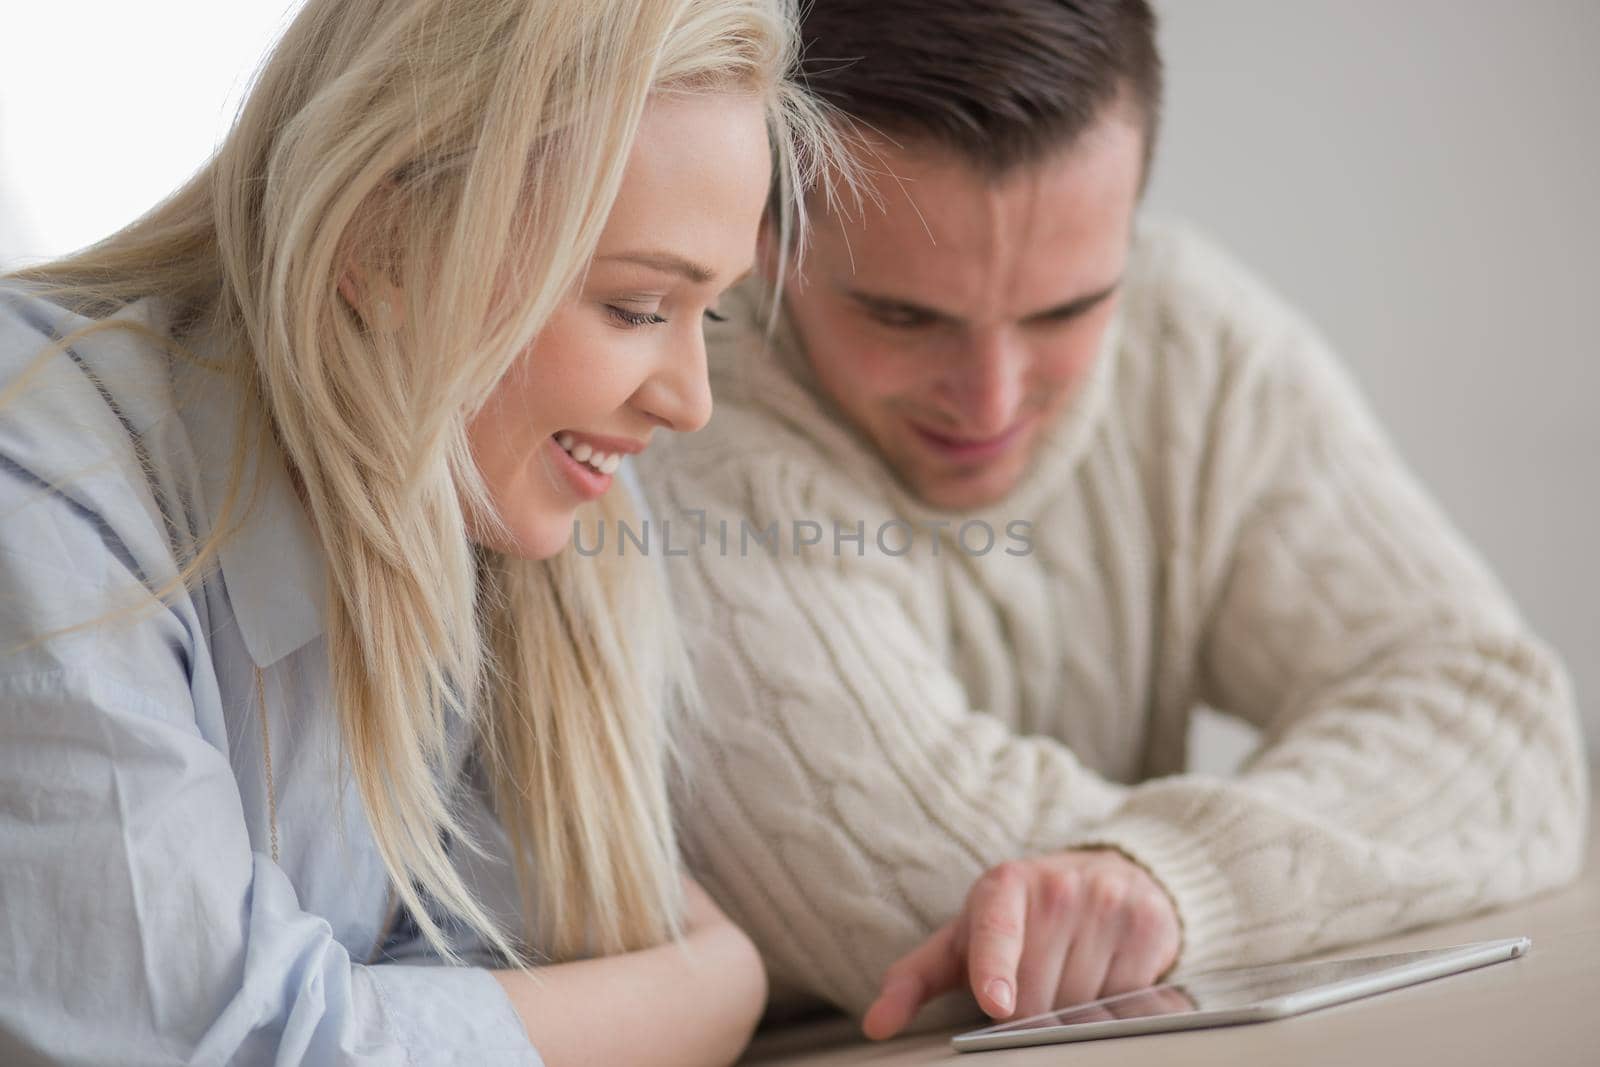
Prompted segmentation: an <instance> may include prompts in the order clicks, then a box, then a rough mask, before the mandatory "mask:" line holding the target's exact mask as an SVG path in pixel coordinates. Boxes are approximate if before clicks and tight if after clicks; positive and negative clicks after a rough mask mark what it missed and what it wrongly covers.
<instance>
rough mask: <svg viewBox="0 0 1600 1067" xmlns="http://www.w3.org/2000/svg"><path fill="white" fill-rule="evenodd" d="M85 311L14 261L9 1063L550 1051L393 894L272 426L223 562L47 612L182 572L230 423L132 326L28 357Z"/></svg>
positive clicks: (9, 326) (5, 522)
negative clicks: (173, 588)
mask: <svg viewBox="0 0 1600 1067" xmlns="http://www.w3.org/2000/svg"><path fill="white" fill-rule="evenodd" d="M124 315H126V316H128V317H134V318H140V319H141V321H147V322H150V323H151V325H153V326H154V328H156V329H157V330H160V329H162V328H163V324H162V323H161V322H160V321H159V320H158V313H157V312H156V311H155V310H153V309H152V308H151V307H150V306H148V305H142V306H138V307H136V308H134V309H130V310H129V311H128V312H125V313H124ZM80 325H83V320H81V319H77V318H75V317H74V316H71V315H69V314H67V313H66V312H64V311H62V310H61V309H60V308H58V307H55V306H54V305H51V304H48V303H45V302H43V301H41V300H39V299H37V298H36V297H32V296H28V295H25V294H23V293H21V292H19V291H17V290H15V289H0V1063H3V1064H7V1065H13V1067H15V1065H21V1064H31V1063H39V1062H51V1063H97V1064H98V1063H140V1064H145V1063H195V1064H224V1063H229V1064H231V1063H239V1064H258V1063H274V1064H291V1063H307V1064H379V1063H381V1064H412V1065H418V1067H420V1065H431V1064H446V1063H451V1064H453V1063H471V1064H523V1065H526V1064H537V1063H538V1062H539V1058H538V1056H537V1055H536V1054H535V1052H534V1050H533V1048H532V1047H531V1046H530V1044H529V1042H528V1039H527V1036H526V1034H525V1032H524V1030H523V1027H522V1024H521V1022H520V1020H519V1019H518V1017H517V1016H516V1014H515V1013H514V1011H513V1010H512V1008H511V1005H510V1003H509V1001H508V1000H507V998H506V996H505V993H504V991H503V990H502V989H501V987H500V985H499V983H498V982H496V981H495V980H494V978H493V977H492V976H491V975H490V974H489V973H488V971H487V970H484V969H482V968H479V967H449V966H438V965H430V960H431V961H432V963H433V964H437V962H438V961H437V960H436V959H434V958H432V957H431V955H430V953H429V952H428V951H427V950H426V948H425V946H423V945H421V944H419V943H418V941H417V939H416V937H415V932H414V927H412V926H411V924H410V923H409V922H408V921H407V919H406V917H405V916H395V915H394V914H393V909H392V907H391V903H390V896H389V888H388V878H387V874H386V872H385V870H384V867H383V864H382V862H381V861H380V859H379V856H378V851H377V848H376V845H375V844H374V842H373V839H372V834H371V831H370V828H369V826H368V823H367V820H366V816H365V813H364V809H363V806H362V804H361V802H360V798H359V796H358V795H357V793H356V790H355V787H354V785H353V784H352V783H351V782H350V778H349V775H348V773H347V771H346V769H345V767H344V766H343V765H342V764H341V762H340V755H339V744H338V731H337V725H336V720H335V716H334V712H333V708H332V701H331V697H330V681H329V673H328V660H327V643H326V639H325V637H324V635H323V630H322V617H323V616H322V602H321V597H322V574H321V563H320V555H319V552H320V550H319V548H318V546H317V544H316V542H315V541H314V539H313V537H312V533H311V529H310V527H309V524H308V522H307V519H306V516H305V513H304V510H303V509H302V507H301V506H300V503H299V500H298V498H297V497H296V496H295V494H294V491H293V489H292V486H291V484H290V482H289V478H288V474H287V471H286V468H285V467H284V464H283V460H282V457H281V455H280V454H279V453H278V452H277V451H276V450H275V449H274V450H272V451H271V452H270V454H260V455H257V456H252V457H251V462H252V463H254V462H260V463H262V464H263V465H264V466H265V468H266V469H265V471H264V474H265V481H264V484H263V489H262V492H261V495H260V496H259V497H258V498H257V500H256V501H255V503H254V506H253V507H252V508H251V509H250V511H249V513H248V517H247V520H246V522H245V523H244V525H243V526H242V528H240V529H239V531H238V533H237V535H236V536H234V537H233V538H232V539H231V540H229V541H228V542H227V544H226V546H225V547H224V548H223V549H222V552H221V557H220V567H217V568H213V569H211V570H210V571H209V573H207V574H206V575H205V577H204V578H203V580H201V581H200V582H199V583H198V584H196V585H193V586H192V587H191V588H190V589H189V590H187V591H184V590H179V592H178V593H176V594H175V595H173V596H171V597H169V598H168V602H167V603H166V604H165V605H162V606H159V607H157V608H155V609H154V610H138V611H136V612H135V613H134V614H131V615H128V616H125V617H124V618H123V619H121V620H119V621H116V622H114V623H110V624H106V625H99V626H93V627H89V628H86V629H78V630H76V631H73V632H68V633H59V632H56V631H60V630H62V629H63V628H66V627H72V626H75V625H77V624H80V623H84V622H87V621H89V620H93V619H96V618H99V617H101V616H103V615H105V614H106V613H107V612H108V611H115V610H117V609H119V608H135V609H137V608H138V607H139V605H140V604H141V603H143V604H145V605H147V606H148V605H149V600H148V598H147V597H145V598H143V599H142V600H141V597H140V595H139V594H140V591H141V590H143V589H146V588H158V587H160V586H161V585H163V584H164V583H166V582H167V581H168V580H169V579H171V578H173V577H174V576H175V575H176V574H177V573H178V569H179V566H180V559H179V556H180V554H181V552H182V551H183V549H182V547H181V546H182V545H184V544H185V543H186V542H187V541H188V540H189V539H190V538H191V537H193V538H195V539H198V538H199V537H203V536H204V534H205V533H206V532H208V531H209V530H210V529H211V525H212V519H213V517H214V516H215V514H216V511H217V509H218V508H219V506H220V504H221V501H222V493H223V490H224V488H225V486H226V483H227V478H228V473H229V471H228V463H229V457H230V456H231V455H232V454H233V444H234V439H235V436H236V432H237V431H236V430H235V428H234V419H233V397H232V393H231V392H230V389H229V386H227V384H226V380H225V379H224V378H223V377H222V376H221V375H220V374H218V373H215V372H214V371H209V370H203V369H199V368H196V367H194V366H193V365H191V364H180V363H175V362H174V361H172V360H169V359H168V358H167V357H165V356H164V355H163V354H162V353H161V352H160V350H159V349H158V347H157V346H155V345H154V344H152V343H150V342H147V341H140V340H137V339H135V338H134V337H132V336H130V335H129V334H127V333H126V332H125V331H121V330H116V331H112V332H109V333H102V334H99V335H96V336H94V337H91V338H88V339H85V340H83V341H82V342H80V343H78V344H75V345H74V346H73V349H72V350H71V351H70V352H69V353H67V354H64V355H60V356H57V357H54V358H52V359H50V360H49V361H48V362H46V363H45V364H43V366H42V367H40V368H39V369H38V370H37V371H36V372H34V373H33V374H32V376H31V377H29V378H27V379H26V380H24V379H23V378H22V377H21V376H22V375H24V372H25V371H28V370H29V368H30V367H31V366H33V365H34V361H35V357H36V355H37V353H38V352H39V351H40V350H41V349H42V348H43V346H45V345H46V344H47V343H48V341H49V340H50V337H51V335H52V334H57V335H59V334H61V333H64V332H69V331H71V330H73V329H75V328H77V327H78V326H80ZM12 389H14V390H16V391H14V392H9V393H8V390H12ZM246 473H247V478H246V482H245V484H246V485H248V484H250V479H249V478H248V474H249V472H248V471H247V472H246ZM130 620H131V621H130ZM258 667H259V668H260V669H261V672H262V675H261V677H262V682H263V685H264V692H265V698H266V700H265V706H266V713H265V723H266V734H267V743H266V744H265V745H264V744H263V726H262V721H263V719H262V715H261V711H260V708H259V707H258V702H257V697H256V674H255V669H256V668H258ZM458 747H464V746H458ZM268 749H270V753H271V762H272V776H273V781H274V786H275V795H276V807H277V819H276V825H277V847H278V852H279V859H278V861H277V862H274V861H273V859H272V849H273V844H272V820H271V818H270V813H269V799H268V788H267V777H266V751H267V750H268ZM471 795H472V796H475V797H478V798H480V799H479V800H478V801H476V802H475V804H476V805H477V807H478V808H479V809H480V810H479V811H478V812H477V819H476V822H477V825H479V826H480V828H481V827H482V826H485V825H491V826H492V817H489V816H487V814H486V810H487V809H486V805H484V804H483V803H482V801H481V796H482V793H481V790H476V791H473V792H472V793H471ZM495 829H498V828H495ZM489 836H490V837H491V841H492V843H494V842H499V843H502V844H503V841H504V837H503V835H500V836H498V837H496V836H494V835H493V834H491V835H489ZM492 865H493V864H492V863H491V864H490V866H492ZM508 870H509V867H508V866H507V865H506V864H504V862H503V861H502V862H501V864H500V871H501V873H504V872H505V871H508ZM502 914H503V912H502ZM408 929H409V931H410V932H409V933H408ZM459 929H460V928H459V925H457V926H456V930H457V931H458V933H459ZM460 943H461V947H462V949H463V951H464V952H465V953H466V954H467V956H468V958H470V959H475V960H478V961H479V962H488V961H489V957H488V955H487V954H486V953H485V952H484V951H483V950H482V946H481V945H475V944H474V943H473V942H472V941H471V940H470V939H464V938H463V939H461V940H460Z"/></svg>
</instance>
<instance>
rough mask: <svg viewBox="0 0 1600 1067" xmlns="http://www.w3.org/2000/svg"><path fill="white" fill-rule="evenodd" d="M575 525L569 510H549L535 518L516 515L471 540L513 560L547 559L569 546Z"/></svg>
mask: <svg viewBox="0 0 1600 1067" xmlns="http://www.w3.org/2000/svg"><path fill="white" fill-rule="evenodd" d="M576 521H577V515H576V512H575V511H574V510H572V509H551V510H550V511H548V512H545V513H541V514H537V515H519V516H517V517H516V519H515V520H514V521H508V522H506V523H505V524H504V525H502V526H501V527H500V528H499V529H495V530H474V531H473V536H472V539H473V541H475V542H477V543H478V544H479V545H482V546H483V547H484V548H487V549H489V550H491V551H493V552H499V553H501V554H503V555H507V556H512V557H515V558H517V559H530V560H532V559H550V558H551V557H552V556H557V555H560V554H561V552H562V550H563V549H565V548H566V547H567V546H568V545H569V544H571V543H572V531H573V526H574V524H575V522H576ZM591 540H592V538H591Z"/></svg>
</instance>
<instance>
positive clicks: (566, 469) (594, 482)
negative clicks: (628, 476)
mask: <svg viewBox="0 0 1600 1067" xmlns="http://www.w3.org/2000/svg"><path fill="white" fill-rule="evenodd" d="M545 447H546V448H548V449H549V450H550V451H551V452H552V453H553V455H552V456H551V460H550V461H551V463H552V464H553V465H554V466H555V468H556V469H557V470H559V471H560V472H561V473H562V474H563V475H564V476H565V477H566V479H567V484H568V485H569V486H571V487H572V491H573V492H574V493H576V494H577V495H578V496H579V497H581V498H582V499H584V500H599V499H600V498H601V497H603V496H605V495H606V490H607V489H610V488H611V477H612V476H611V475H609V474H601V473H600V472H599V471H597V470H595V469H594V468H593V467H591V466H589V465H588V464H587V463H580V462H578V461H577V460H575V459H573V458H572V456H571V455H570V454H569V453H568V452H567V450H566V449H564V448H562V447H561V445H560V444H558V443H557V442H556V439H555V438H554V437H547V438H545Z"/></svg>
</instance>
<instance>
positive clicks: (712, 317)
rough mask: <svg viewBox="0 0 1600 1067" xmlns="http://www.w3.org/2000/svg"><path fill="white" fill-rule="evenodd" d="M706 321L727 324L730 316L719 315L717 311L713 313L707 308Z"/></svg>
mask: <svg viewBox="0 0 1600 1067" xmlns="http://www.w3.org/2000/svg"><path fill="white" fill-rule="evenodd" d="M706 321H707V322H727V321H728V316H726V315H719V314H717V313H716V312H715V311H712V310H711V309H710V308H706Z"/></svg>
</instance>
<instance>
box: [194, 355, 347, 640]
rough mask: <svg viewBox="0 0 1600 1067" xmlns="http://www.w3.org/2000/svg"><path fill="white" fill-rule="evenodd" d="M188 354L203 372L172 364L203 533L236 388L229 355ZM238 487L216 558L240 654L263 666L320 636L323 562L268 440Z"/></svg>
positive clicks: (215, 504) (251, 457)
mask: <svg viewBox="0 0 1600 1067" xmlns="http://www.w3.org/2000/svg"><path fill="white" fill-rule="evenodd" d="M192 347H193V351H194V352H195V354H196V355H198V356H200V357H201V359H202V360H203V361H204V362H205V363H206V364H209V366H199V365H196V364H194V363H191V362H189V361H187V360H179V361H178V362H177V363H176V364H175V366H176V367H177V371H176V372H175V373H176V375H178V377H179V382H178V395H179V397H180V398H181V399H180V403H181V404H182V407H183V421H184V423H185V425H186V426H187V428H188V430H189V433H190V437H191V440H192V441H193V443H194V452H195V458H196V461H197V463H198V464H199V468H200V472H199V475H200V478H199V480H200V485H201V491H202V493H203V494H204V498H205V500H204V509H205V513H206V523H205V526H206V529H208V530H209V529H213V528H214V523H215V520H216V518H217V512H218V511H219V510H220V509H221V507H222V502H223V500H224V499H226V496H227V490H228V474H229V469H230V466H231V461H232V457H233V454H234V446H235V445H236V443H237V442H238V440H239V434H240V429H241V428H240V426H239V420H238V418H237V412H238V398H239V391H238V389H239V387H238V385H237V382H236V381H235V379H234V378H233V377H232V376H231V375H230V374H229V373H228V372H227V370H226V366H227V361H228V358H229V357H228V356H227V355H226V354H225V353H224V352H222V351H221V349H220V346H218V345H216V344H214V343H212V342H211V341H210V340H209V339H205V338H202V339H200V340H198V341H197V342H195V344H194V345H193V346H192ZM250 432H252V433H253V431H250ZM258 472H259V473H260V476H261V477H260V485H259V487H258V488H257V490H256V492H255V494H254V496H253V499H252V498H251V495H250V494H249V487H250V486H251V485H252V484H255V480H256V475H257V473H258ZM240 486H241V487H242V488H241V490H240V499H239V502H238V504H237V505H236V510H235V512H234V521H233V522H232V523H231V525H232V527H233V533H232V534H231V535H229V536H228V537H227V538H226V539H225V540H224V541H223V543H222V547H221V548H220V549H219V550H218V562H219V565H220V568H221V571H222V580H223V584H224V585H225V586H226V587H227V590H228V601H229V603H230V604H231V605H232V607H233V614H234V619H235V621H236V622H237V623H238V626H239V632H240V634H241V635H243V637H244V644H245V648H246V649H247V650H248V651H249V653H250V658H251V659H252V660H254V661H255V664H256V666H258V667H268V666H271V665H272V664H274V663H276V662H277V661H278V660H280V659H282V658H283V657H285V656H287V655H288V654H289V653H291V652H294V651H296V650H298V649H300V648H302V647H304V646H305V645H307V644H309V643H311V642H312V641H313V640H315V639H316V638H318V637H320V636H321V635H322V633H323V625H324V624H323V620H324V618H325V610H324V609H325V605H326V596H327V593H326V589H327V578H326V565H325V557H324V555H323V551H322V546H321V544H320V543H319V542H318V541H317V538H316V534H315V533H314V531H313V530H312V527H311V521H310V519H309V518H308V517H307V515H306V511H305V507H304V505H303V504H302V503H301V501H300V497H299V495H298V494H297V493H296V492H295V490H294V484H293V483H292V482H291V481H290V478H289V468H288V464H287V462H286V461H285V459H284V457H283V453H282V451H281V450H280V449H279V448H278V445H277V442H276V440H275V439H274V438H273V437H272V436H271V435H268V436H267V440H266V443H265V445H264V447H262V448H260V449H252V450H250V451H248V452H246V454H245V457H244V467H243V480H242V481H241V482H240ZM237 508H243V509H244V510H243V511H242V512H241V511H239V510H237Z"/></svg>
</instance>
